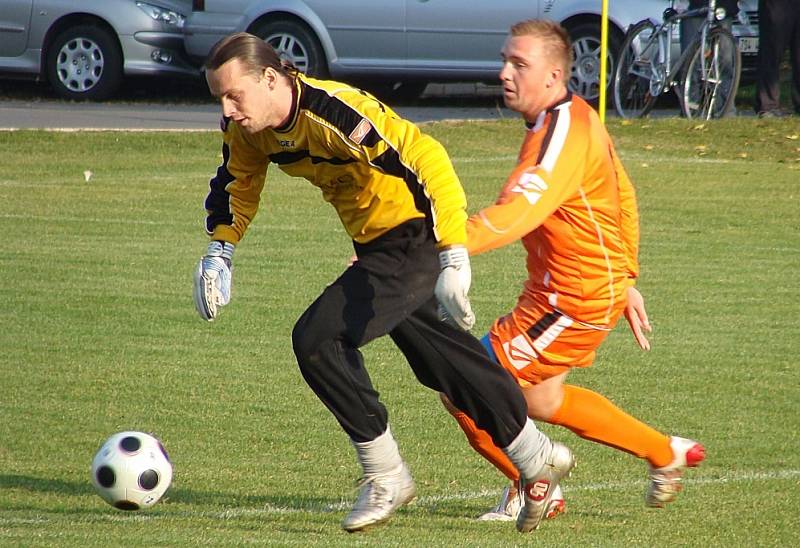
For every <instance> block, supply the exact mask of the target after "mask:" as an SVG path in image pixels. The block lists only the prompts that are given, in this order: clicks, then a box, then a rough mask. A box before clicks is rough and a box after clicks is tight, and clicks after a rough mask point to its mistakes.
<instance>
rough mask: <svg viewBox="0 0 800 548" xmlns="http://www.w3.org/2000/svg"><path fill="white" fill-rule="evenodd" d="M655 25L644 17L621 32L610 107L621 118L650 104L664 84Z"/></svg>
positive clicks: (637, 114)
mask: <svg viewBox="0 0 800 548" xmlns="http://www.w3.org/2000/svg"><path fill="white" fill-rule="evenodd" d="M655 31H656V26H655V25H654V24H653V23H652V22H650V21H649V20H647V19H645V20H644V21H639V22H638V23H636V24H635V25H634V26H633V27H631V28H630V30H629V31H628V32H627V33H626V34H625V40H624V41H623V42H622V47H621V48H620V54H619V59H618V61H617V69H616V70H615V71H614V110H616V111H617V114H618V115H620V116H621V117H622V118H638V117H640V116H644V115H645V114H647V113H648V112H650V110H651V109H652V108H653V105H654V104H655V102H656V98H657V96H658V94H659V93H661V90H662V89H663V86H664V71H663V70H661V68H660V65H659V62H658V60H659V59H660V58H663V57H662V56H659V40H658V36H657V35H656V32H655Z"/></svg>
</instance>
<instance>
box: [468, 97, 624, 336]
mask: <svg viewBox="0 0 800 548" xmlns="http://www.w3.org/2000/svg"><path fill="white" fill-rule="evenodd" d="M520 239H521V240H522V244H523V245H524V247H525V249H526V251H527V255H528V257H527V269H528V280H527V281H526V282H525V286H524V289H523V293H522V295H521V296H520V298H519V301H518V303H517V307H516V308H515V310H514V313H515V314H521V315H524V314H525V313H526V310H529V309H536V308H538V309H541V307H542V306H544V307H549V308H551V309H557V310H560V311H561V312H563V313H565V314H567V315H569V316H571V317H572V318H574V319H576V320H579V321H583V322H585V323H589V324H592V325H597V326H598V327H602V326H605V325H607V324H609V323H610V322H613V321H614V317H615V315H616V314H618V313H619V311H620V307H622V306H624V304H625V295H626V292H627V288H628V287H629V286H630V284H631V283H632V280H634V279H635V278H636V276H637V275H638V271H639V265H638V261H637V255H638V248H639V214H638V211H637V206H636V196H635V193H634V188H633V185H632V184H631V181H630V179H629V178H628V175H627V174H626V172H625V169H624V168H623V167H622V163H621V162H620V161H619V158H618V157H617V154H616V151H615V150H614V145H613V143H612V142H611V138H610V137H609V135H608V133H607V132H606V130H605V128H604V127H603V124H602V123H601V122H600V119H599V118H598V116H597V113H596V112H594V110H593V109H592V108H591V107H590V106H589V105H588V104H587V103H586V102H585V101H584V100H583V99H581V98H580V97H577V96H571V95H568V96H567V98H566V99H565V100H564V101H563V102H561V103H559V104H558V105H556V106H554V107H553V108H551V109H549V110H547V111H545V112H542V113H541V115H540V116H539V118H538V119H537V120H536V121H535V123H533V124H529V127H528V131H527V134H526V136H525V140H524V142H523V144H522V148H521V150H520V154H519V160H518V163H517V166H516V168H515V169H514V171H513V172H512V173H511V175H510V176H509V178H508V180H507V181H506V183H505V186H504V187H503V189H502V191H501V193H500V196H499V198H498V199H497V201H496V203H495V204H494V205H491V206H489V207H487V208H485V209H483V210H482V211H480V212H479V213H478V214H476V215H473V216H472V217H470V219H469V220H468V222H467V242H468V243H467V248H468V250H469V252H470V253H471V254H476V253H481V252H484V251H487V250H490V249H494V248H497V247H500V246H503V245H506V244H508V243H510V242H513V241H516V240H520Z"/></svg>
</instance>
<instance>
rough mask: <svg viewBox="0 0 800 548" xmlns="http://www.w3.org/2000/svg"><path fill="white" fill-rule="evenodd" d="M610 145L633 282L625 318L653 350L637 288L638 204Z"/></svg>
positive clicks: (639, 341) (645, 347)
mask: <svg viewBox="0 0 800 548" xmlns="http://www.w3.org/2000/svg"><path fill="white" fill-rule="evenodd" d="M609 147H610V151H611V157H612V159H613V161H614V170H615V171H616V174H617V185H618V188H619V207H620V226H621V229H622V241H623V244H624V246H625V258H626V263H627V268H628V279H629V282H630V283H629V286H628V290H627V304H626V305H625V319H626V320H627V322H628V326H629V327H630V328H631V332H632V333H633V337H634V339H636V344H638V345H639V348H641V349H642V350H650V341H649V340H648V338H647V333H651V332H652V331H653V328H652V326H651V325H650V319H649V318H648V317H647V310H646V309H645V306H644V297H642V294H641V293H640V292H639V290H638V289H636V287H635V284H636V278H637V277H638V276H639V260H638V255H639V209H638V207H637V204H636V192H635V190H634V188H633V184H632V183H631V180H630V178H629V177H628V174H627V172H626V171H625V168H624V166H623V165H622V162H621V161H620V159H619V156H617V153H616V151H615V150H614V147H613V145H609Z"/></svg>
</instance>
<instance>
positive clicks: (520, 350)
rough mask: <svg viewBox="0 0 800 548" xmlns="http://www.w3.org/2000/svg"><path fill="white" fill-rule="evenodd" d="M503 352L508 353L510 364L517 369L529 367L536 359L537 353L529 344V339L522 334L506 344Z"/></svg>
mask: <svg viewBox="0 0 800 548" xmlns="http://www.w3.org/2000/svg"><path fill="white" fill-rule="evenodd" d="M503 352H505V353H506V358H508V361H509V363H510V364H511V365H513V366H514V367H516V368H517V369H522V368H523V367H527V366H529V365H530V364H531V361H533V360H534V359H536V351H535V350H534V349H533V347H532V346H531V343H530V342H528V338H527V337H525V335H522V334H520V335H517V336H516V337H514V338H513V339H511V341H506V342H504V343H503Z"/></svg>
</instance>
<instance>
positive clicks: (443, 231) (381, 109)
mask: <svg viewBox="0 0 800 548" xmlns="http://www.w3.org/2000/svg"><path fill="white" fill-rule="evenodd" d="M342 99H343V100H345V101H347V102H348V104H350V105H351V106H352V107H353V108H354V109H356V110H357V111H358V113H359V114H360V115H361V116H362V117H363V119H364V120H365V121H364V122H363V123H364V124H365V125H364V126H363V128H364V133H363V134H362V133H360V132H357V133H358V139H357V140H358V142H357V143H355V142H353V141H351V140H350V139H348V140H346V141H347V143H346V144H348V145H350V146H353V145H357V147H358V151H357V156H361V157H362V159H363V157H366V159H367V161H368V162H369V163H370V164H371V165H372V166H374V167H376V168H377V169H380V170H381V171H383V172H385V173H389V174H391V175H395V176H397V177H400V178H401V179H404V180H405V181H406V183H407V184H409V183H410V182H411V183H410V184H409V189H410V190H411V192H412V194H414V201H415V204H416V205H417V207H418V208H419V209H420V210H421V211H422V212H423V213H426V214H427V211H426V210H430V214H431V216H432V220H433V223H434V232H435V236H436V240H437V245H438V247H439V248H440V249H444V248H447V247H450V246H454V245H462V246H463V245H464V243H465V242H466V231H465V228H464V223H465V222H466V220H467V212H466V210H467V199H466V196H465V194H464V190H463V188H462V186H461V182H460V181H459V179H458V176H457V175H456V172H455V169H454V168H453V164H452V163H451V161H450V158H449V156H448V155H447V151H446V150H445V148H444V147H443V146H442V145H441V143H439V142H438V141H437V140H436V139H434V138H433V137H431V136H429V135H426V134H424V133H422V132H421V131H420V130H419V128H418V127H417V126H416V125H415V124H413V123H411V122H409V121H407V120H404V119H402V118H400V117H399V116H397V115H396V114H395V113H394V112H393V111H392V110H391V109H390V108H389V107H387V106H386V105H383V104H382V103H380V102H379V101H377V100H376V99H374V98H372V97H370V96H365V95H361V94H358V93H355V92H348V93H344V94H342ZM417 183H418V185H419V186H416V187H415V185H416V184H417Z"/></svg>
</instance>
